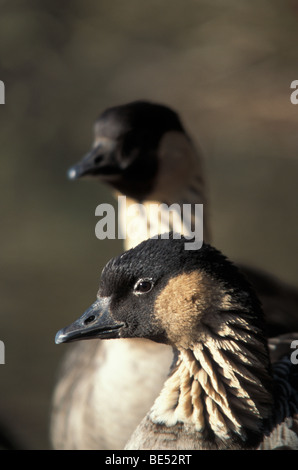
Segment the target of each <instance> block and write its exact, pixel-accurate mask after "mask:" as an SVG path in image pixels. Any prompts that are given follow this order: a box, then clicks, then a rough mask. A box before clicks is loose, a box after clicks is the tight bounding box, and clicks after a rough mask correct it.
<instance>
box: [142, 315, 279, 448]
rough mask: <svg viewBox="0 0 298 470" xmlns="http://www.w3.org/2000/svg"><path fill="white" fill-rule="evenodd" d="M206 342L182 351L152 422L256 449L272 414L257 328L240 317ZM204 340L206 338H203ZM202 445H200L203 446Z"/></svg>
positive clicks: (264, 356)
mask: <svg viewBox="0 0 298 470" xmlns="http://www.w3.org/2000/svg"><path fill="white" fill-rule="evenodd" d="M233 320H234V321H231V322H227V323H226V328H225V330H224V331H223V330H222V331H221V332H218V331H217V332H214V331H212V330H211V329H210V328H209V331H208V339H206V340H204V342H203V341H202V342H199V343H197V344H195V345H194V346H193V348H190V349H180V351H179V357H178V360H177V363H176V367H175V369H174V371H173V372H172V374H171V376H170V377H169V378H168V380H167V381H166V382H165V385H164V388H163V390H162V391H161V394H160V395H159V397H158V398H157V400H156V401H155V403H154V405H153V407H152V409H151V411H150V419H151V421H152V422H153V423H156V424H163V425H166V426H168V427H171V426H181V423H182V424H183V425H184V426H185V427H186V429H188V430H189V431H191V432H195V433H196V436H197V438H198V440H202V442H203V441H208V442H209V443H210V441H212V442H216V441H218V442H221V446H222V443H223V442H226V446H227V447H228V446H229V444H228V443H229V442H230V441H231V439H232V440H234V441H235V440H236V441H238V442H239V448H247V447H251V446H253V447H255V446H256V445H258V443H259V442H260V441H261V439H262V437H263V423H264V420H266V419H267V418H268V416H270V414H271V413H272V393H271V377H270V374H269V372H268V368H269V365H268V355H267V351H266V345H265V344H264V342H263V340H260V339H259V338H258V334H259V333H260V332H259V331H257V328H256V327H249V324H248V322H246V321H245V320H243V318H240V316H239V318H238V319H237V317H236V320H237V321H235V315H233ZM206 337H207V335H206ZM202 445H203V446H204V444H203V443H202Z"/></svg>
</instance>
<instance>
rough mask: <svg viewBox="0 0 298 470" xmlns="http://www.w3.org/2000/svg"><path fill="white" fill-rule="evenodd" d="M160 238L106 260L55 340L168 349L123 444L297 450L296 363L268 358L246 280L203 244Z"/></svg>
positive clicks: (256, 302)
mask: <svg viewBox="0 0 298 470" xmlns="http://www.w3.org/2000/svg"><path fill="white" fill-rule="evenodd" d="M168 235H169V239H149V240H146V241H145V242H142V243H141V244H140V245H138V246H137V247H136V248H133V249H131V250H129V251H127V252H125V253H124V254H122V255H121V256H119V257H117V258H114V259H112V260H111V261H110V262H108V264H107V265H106V267H105V268H104V270H103V272H102V276H101V280H100V286H99V291H98V294H97V300H96V301H95V302H94V303H93V304H92V306H91V307H90V308H89V309H88V310H86V312H85V313H84V314H83V315H82V316H81V317H80V318H79V319H78V320H76V321H75V322H74V323H73V324H71V325H70V326H68V327H66V328H64V329H62V330H60V331H59V332H58V333H57V335H56V343H58V344H59V343H63V342H69V341H74V340H82V339H91V338H100V339H111V338H113V339H117V338H146V339H147V340H152V341H153V342H157V343H158V344H159V343H163V344H166V345H169V346H171V347H172V348H173V349H174V350H175V351H177V359H176V362H175V365H174V367H172V371H171V373H170V375H169V377H168V378H167V379H166V381H165V383H164V386H163V388H162V390H161V392H160V394H159V396H158V397H157V399H156V400H155V402H154V404H153V406H152V407H151V409H150V411H149V412H148V413H147V415H146V416H145V417H144V418H143V420H142V421H141V423H140V424H139V426H138V427H137V428H136V430H135V431H134V433H133V434H132V436H131V438H130V439H129V441H128V443H127V444H126V446H125V449H128V450H138V449H141V450H145V449H147V450H164V449H165V450H185V449H188V450H207V449H215V450H222V449H281V448H282V449H298V365H294V364H292V362H291V361H290V359H289V357H284V358H282V359H281V360H280V361H278V362H277V363H275V364H273V365H272V364H271V362H270V358H269V352H268V345H267V339H266V337H265V330H264V316H263V312H262V308H261V305H260V302H259V300H258V298H257V296H256V295H255V293H254V291H253V289H252V288H251V285H250V284H249V283H248V281H247V280H246V278H245V277H244V276H243V275H242V274H241V273H240V271H239V270H238V268H237V267H236V266H234V265H233V264H232V263H231V262H230V261H228V260H227V258H225V257H224V256H223V255H222V254H221V253H220V252H219V251H217V250H216V249H214V248H213V247H211V246H210V245H207V244H204V245H203V246H202V248H201V249H199V250H194V251H190V250H185V240H186V239H185V238H184V237H181V239H176V240H175V239H174V238H173V237H172V236H171V234H168ZM139 392H140V393H143V387H142V388H141V389H140V390H139Z"/></svg>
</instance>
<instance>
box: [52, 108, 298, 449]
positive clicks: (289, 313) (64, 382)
mask: <svg viewBox="0 0 298 470" xmlns="http://www.w3.org/2000/svg"><path fill="white" fill-rule="evenodd" d="M94 134H95V138H94V143H93V148H92V150H91V152H89V153H88V154H87V155H86V156H85V157H84V158H83V159H82V160H81V161H80V162H79V163H77V164H76V165H74V166H73V167H72V168H71V169H70V170H69V177H70V178H71V179H77V178H87V177H89V178H93V179H94V178H95V179H98V180H99V181H100V182H102V183H104V184H107V185H109V186H110V187H111V188H112V189H113V190H114V192H115V196H116V197H117V196H118V195H125V196H126V206H125V207H126V210H125V211H123V212H121V213H120V214H119V217H120V221H121V224H122V227H125V225H126V224H127V223H129V222H130V218H131V211H130V209H131V208H132V207H133V206H134V205H135V204H136V203H142V205H143V208H144V213H143V214H141V215H139V216H138V218H137V226H138V236H137V237H134V238H129V237H126V239H125V240H124V248H125V249H126V250H127V249H130V248H132V247H134V246H136V245H137V244H138V243H140V242H141V241H143V240H146V239H147V238H149V237H150V236H152V235H153V233H152V232H149V231H148V225H147V221H148V220H150V221H151V223H153V225H154V227H155V231H156V233H163V232H165V231H167V230H174V231H179V232H181V233H183V234H185V235H187V234H188V232H189V226H184V225H183V224H181V226H180V227H181V228H180V229H179V223H178V230H177V229H176V227H177V225H176V226H175V227H174V226H173V220H171V225H170V226H169V227H166V226H163V224H162V223H161V221H160V220H159V218H158V217H157V216H155V215H154V214H153V215H152V212H150V210H151V208H152V205H158V204H159V205H160V204H166V205H167V207H171V206H172V205H176V206H178V211H177V214H178V215H177V217H176V220H177V219H178V222H179V217H180V218H181V216H180V214H181V212H179V208H182V206H183V204H190V205H191V208H192V219H191V220H192V224H191V229H194V226H196V224H202V223H203V234H204V241H205V242H210V241H211V236H210V224H209V214H208V204H207V197H206V185H205V182H204V177H203V175H204V169H203V162H202V157H201V153H200V151H198V150H197V149H196V147H195V145H194V144H193V142H192V140H191V139H190V137H189V135H188V134H187V132H186V131H185V129H184V126H183V125H182V123H181V120H180V118H179V116H178V115H177V113H175V112H174V111H172V110H171V109H169V108H167V107H165V106H162V105H159V104H155V103H149V102H144V101H139V102H133V103H129V104H127V105H122V106H117V107H113V108H110V109H108V110H106V111H104V112H103V113H102V114H101V116H100V117H99V118H98V120H97V121H96V123H95V126H94ZM196 204H203V205H204V217H203V222H202V219H201V217H200V216H198V215H197V214H196V212H195V210H194V207H195V205H196ZM245 270H246V271H247V269H246V268H243V271H245ZM247 274H248V276H249V277H250V278H251V279H252V281H253V282H254V284H255V287H256V290H257V292H258V295H259V296H260V299H261V301H262V303H263V305H264V309H265V314H266V318H267V334H268V335H270V336H272V335H274V336H276V335H277V334H280V333H287V332H291V331H293V330H295V329H296V330H298V315H297V314H296V310H297V305H298V294H297V292H296V291H295V290H294V289H291V288H289V287H288V286H284V285H282V284H281V283H280V282H279V281H276V280H274V279H272V278H271V277H270V276H267V275H263V274H260V273H257V272H255V271H254V270H252V269H250V270H249V271H247ZM114 348H115V349H114ZM116 348H117V349H116ZM153 348H155V353H154V354H152V349H153ZM113 350H114V351H113ZM275 350H276V345H275ZM116 351H117V355H118V356H121V358H123V369H122V370H123V371H125V372H123V373H125V374H126V380H125V381H123V380H122V379H119V380H118V376H117V375H113V374H112V373H111V371H114V370H115V367H116V364H115V358H116ZM76 354H78V355H80V356H82V355H84V358H82V357H80V358H78V360H75V358H76ZM72 358H73V361H74V363H75V365H74V366H73V367H75V369H76V370H75V371H73V370H71V368H70V367H67V366H66V365H67V364H69V362H70V361H71V360H72ZM171 358H172V354H171V349H170V348H169V347H167V346H165V345H160V344H157V343H156V344H153V345H152V344H150V346H149V344H148V341H147V340H146V339H143V340H138V341H136V340H135V339H130V340H129V342H128V341H125V342H124V341H117V345H116V344H115V342H114V341H110V342H99V343H98V344H97V346H96V347H95V346H94V345H90V344H86V345H84V346H82V345H80V346H78V345H77V344H76V345H72V348H71V351H70V352H69V353H68V354H67V355H66V358H65V364H66V365H62V368H61V372H60V374H59V377H58V380H57V385H56V388H55V392H54V397H53V410H52V419H51V437H52V443H53V446H54V448H56V449H86V448H87V449H93V448H94V447H93V442H96V444H95V445H96V447H95V448H98V447H99V448H102V449H122V448H123V445H124V443H125V442H126V440H127V439H128V437H129V435H130V434H131V432H132V431H133V429H134V428H135V426H136V425H137V423H138V422H139V421H140V419H141V418H142V417H143V416H145V414H146V413H147V411H148V409H149V408H150V406H151V405H152V403H153V401H154V399H155V398H156V396H157V395H158V393H159V391H160V388H161V386H162V384H163V383H164V380H165V377H166V376H167V371H168V368H169V364H170V363H171ZM141 361H142V362H141ZM135 362H137V363H139V364H141V363H142V366H140V367H139V368H138V369H135V368H134V366H133V365H134V364H135ZM156 364H158V368H157V367H156ZM145 370H146V371H147V372H146V374H145V373H144V371H145ZM150 371H151V372H150ZM150 373H151V374H152V379H153V378H154V380H151V379H150ZM136 374H137V375H136ZM136 382H137V383H138V382H140V383H143V384H144V389H146V393H143V394H140V393H138V392H135V390H137V387H135V383H136ZM100 384H102V385H100ZM103 384H104V385H103ZM107 384H110V386H107ZM124 395H125V396H126V401H125V403H126V409H124V408H119V407H117V406H116V405H115V404H116V403H119V400H120V398H121V397H122V396H124ZM86 409H88V410H93V411H92V412H90V413H87V412H86ZM128 410H130V414H129V416H130V420H127V419H126V416H127V412H128ZM106 421H107V422H109V423H115V428H113V432H109V431H108V429H109V428H110V429H112V427H111V425H110V426H109V427H107V426H105V424H104V423H105V422H106ZM101 423H102V424H101ZM122 423H123V424H122ZM124 423H125V428H124ZM86 436H92V437H86Z"/></svg>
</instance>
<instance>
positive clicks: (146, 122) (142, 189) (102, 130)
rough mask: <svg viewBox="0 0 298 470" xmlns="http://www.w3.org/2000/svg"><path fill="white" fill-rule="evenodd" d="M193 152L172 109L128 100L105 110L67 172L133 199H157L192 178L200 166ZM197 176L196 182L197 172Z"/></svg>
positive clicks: (72, 177) (76, 177) (69, 175)
mask: <svg viewBox="0 0 298 470" xmlns="http://www.w3.org/2000/svg"><path fill="white" fill-rule="evenodd" d="M194 154H195V149H194V147H193V146H192V144H191V142H190V139H189V137H188V136H187V134H186V132H185V130H184V128H183V125H182V123H181V120H180V118H179V116H178V114H177V113H176V112H175V111H173V110H172V109H170V108H169V107H167V106H164V105H161V104H156V103H151V102H148V101H134V102H131V103H128V104H124V105H120V106H115V107H111V108H108V109H106V110H105V111H104V112H103V113H102V114H101V115H100V116H99V117H98V119H97V120H96V121H95V124H94V141H93V145H92V149H91V151H90V152H88V153H87V154H86V155H85V156H84V157H83V159H82V160H81V161H79V162H78V163H77V164H75V165H73V166H72V167H71V168H70V169H69V170H68V177H69V178H70V179H72V180H74V179H78V178H83V177H92V178H95V179H98V180H100V181H102V182H104V183H106V184H108V185H110V186H112V188H113V189H115V190H117V191H118V192H120V193H122V194H124V195H126V196H128V197H131V198H133V199H136V200H138V201H143V200H145V199H148V198H149V197H151V196H153V197H155V198H157V199H162V198H165V197H169V196H171V195H169V194H168V192H169V190H170V189H169V188H173V191H174V189H176V190H177V185H178V187H179V184H184V183H185V181H184V180H188V179H189V178H190V177H191V176H193V172H194V169H195V166H198V165H199V164H200V159H198V158H197V155H194ZM195 161H196V163H195V164H194V162H195ZM198 173H199V178H200V179H201V169H199V170H198ZM178 177H179V178H178ZM180 182H181V183H180ZM200 182H201V180H200ZM165 186H166V187H167V190H166V194H163V191H164V188H165ZM176 196H177V194H176Z"/></svg>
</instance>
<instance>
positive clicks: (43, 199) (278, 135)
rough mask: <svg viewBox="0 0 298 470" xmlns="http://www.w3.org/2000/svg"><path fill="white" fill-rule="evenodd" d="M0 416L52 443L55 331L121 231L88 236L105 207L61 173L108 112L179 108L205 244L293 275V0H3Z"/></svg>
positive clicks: (90, 287) (86, 300) (100, 190)
mask: <svg viewBox="0 0 298 470" xmlns="http://www.w3.org/2000/svg"><path fill="white" fill-rule="evenodd" d="M0 7H1V16H0V79H1V80H3V81H4V83H5V86H6V89H5V91H6V97H5V98H6V104H5V105H1V106H0V148H1V172H0V180H1V192H2V194H1V218H0V220H1V271H0V277H1V283H0V289H1V311H0V318H1V326H0V339H1V340H2V341H4V343H5V347H6V364H5V365H0V380H1V382H0V385H1V386H0V421H2V422H6V424H7V425H8V426H9V427H10V428H11V430H12V433H13V434H14V436H15V437H16V438H17V439H18V440H19V442H20V444H19V445H20V447H23V448H24V447H25V448H29V449H47V448H49V447H50V444H49V440H48V417H49V410H50V400H51V394H52V390H53V385H54V380H55V374H56V371H57V366H58V364H59V361H60V360H61V357H62V355H63V354H64V352H65V351H66V349H67V345H61V346H56V345H55V344H54V336H55V333H56V331H57V330H58V329H60V328H61V327H62V326H65V325H66V324H68V323H70V322H71V321H72V320H73V319H74V318H76V317H78V316H79V315H80V314H81V313H82V312H83V311H84V309H85V308H86V307H87V306H89V304H90V303H91V302H92V301H93V300H94V298H95V295H96V291H97V285H98V279H99V275H100V272H101V269H102V267H103V265H104V264H105V262H106V261H107V260H108V259H109V258H110V257H111V256H112V255H115V254H116V253H118V252H119V251H120V250H121V249H122V246H121V244H120V242H118V241H99V240H97V239H96V238H95V233H94V228H95V224H96V218H95V215H94V211H95V208H96V206H97V205H98V204H100V203H101V202H113V198H112V195H111V192H110V191H109V190H108V189H107V188H105V187H103V186H101V185H100V184H98V183H96V182H90V181H89V182H84V181H78V182H70V181H68V180H67V178H66V170H67V168H68V167H69V166H70V165H71V164H73V163H74V162H76V161H77V160H79V159H80V158H81V156H82V155H83V154H84V153H85V152H87V151H88V150H89V148H90V146H91V140H92V125H93V121H94V119H95V118H96V117H97V115H98V114H99V113H100V112H101V111H102V110H104V109H105V108H106V107H108V106H111V105H117V104H121V103H125V102H128V101H131V100H135V99H150V100H154V101H159V102H161V103H164V104H167V105H169V106H171V107H173V108H174V109H176V110H178V111H179V112H180V113H181V116H182V118H183V121H184V123H185V126H186V128H187V129H188V130H189V132H190V134H191V135H192V137H193V138H194V140H195V141H196V142H198V143H200V145H201V147H202V149H203V151H204V153H205V168H206V173H207V175H208V183H209V198H210V211H211V222H212V229H213V240H214V244H215V245H216V246H217V247H218V248H220V249H222V250H223V251H224V252H225V253H226V254H227V255H229V256H230V257H232V258H233V259H235V260H237V261H241V262H246V263H249V264H251V265H253V266H258V267H260V268H262V269H265V270H267V271H269V272H271V273H272V274H274V275H276V276H278V277H280V278H281V279H283V280H285V281H287V282H289V283H291V284H294V285H297V273H298V268H297V251H298V237H297V235H298V222H297V202H298V201H297V200H298V184H297V176H298V154H297V152H298V132H297V130H298V129H297V125H298V105H297V106H295V105H293V104H291V102H290V95H291V91H292V90H290V84H291V82H292V81H293V80H295V79H298V1H297V0H283V1H282V2H281V1H280V0H270V1H269V0H268V1H266V0H251V1H249V2H248V1H245V0H225V1H224V2H222V1H219V0H211V1H210V0H186V1H185V0H165V1H160V0H150V2H145V1H139V0H128V1H125V2H124V1H122V0H112V1H111V0H99V1H96V2H95V1H91V0H86V1H84V2H80V1H78V0H64V1H63V2H61V1H58V0H51V1H49V0H46V1H43V2H40V1H39V0H26V1H24V0H14V1H13V2H10V1H8V0H1V1H0Z"/></svg>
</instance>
